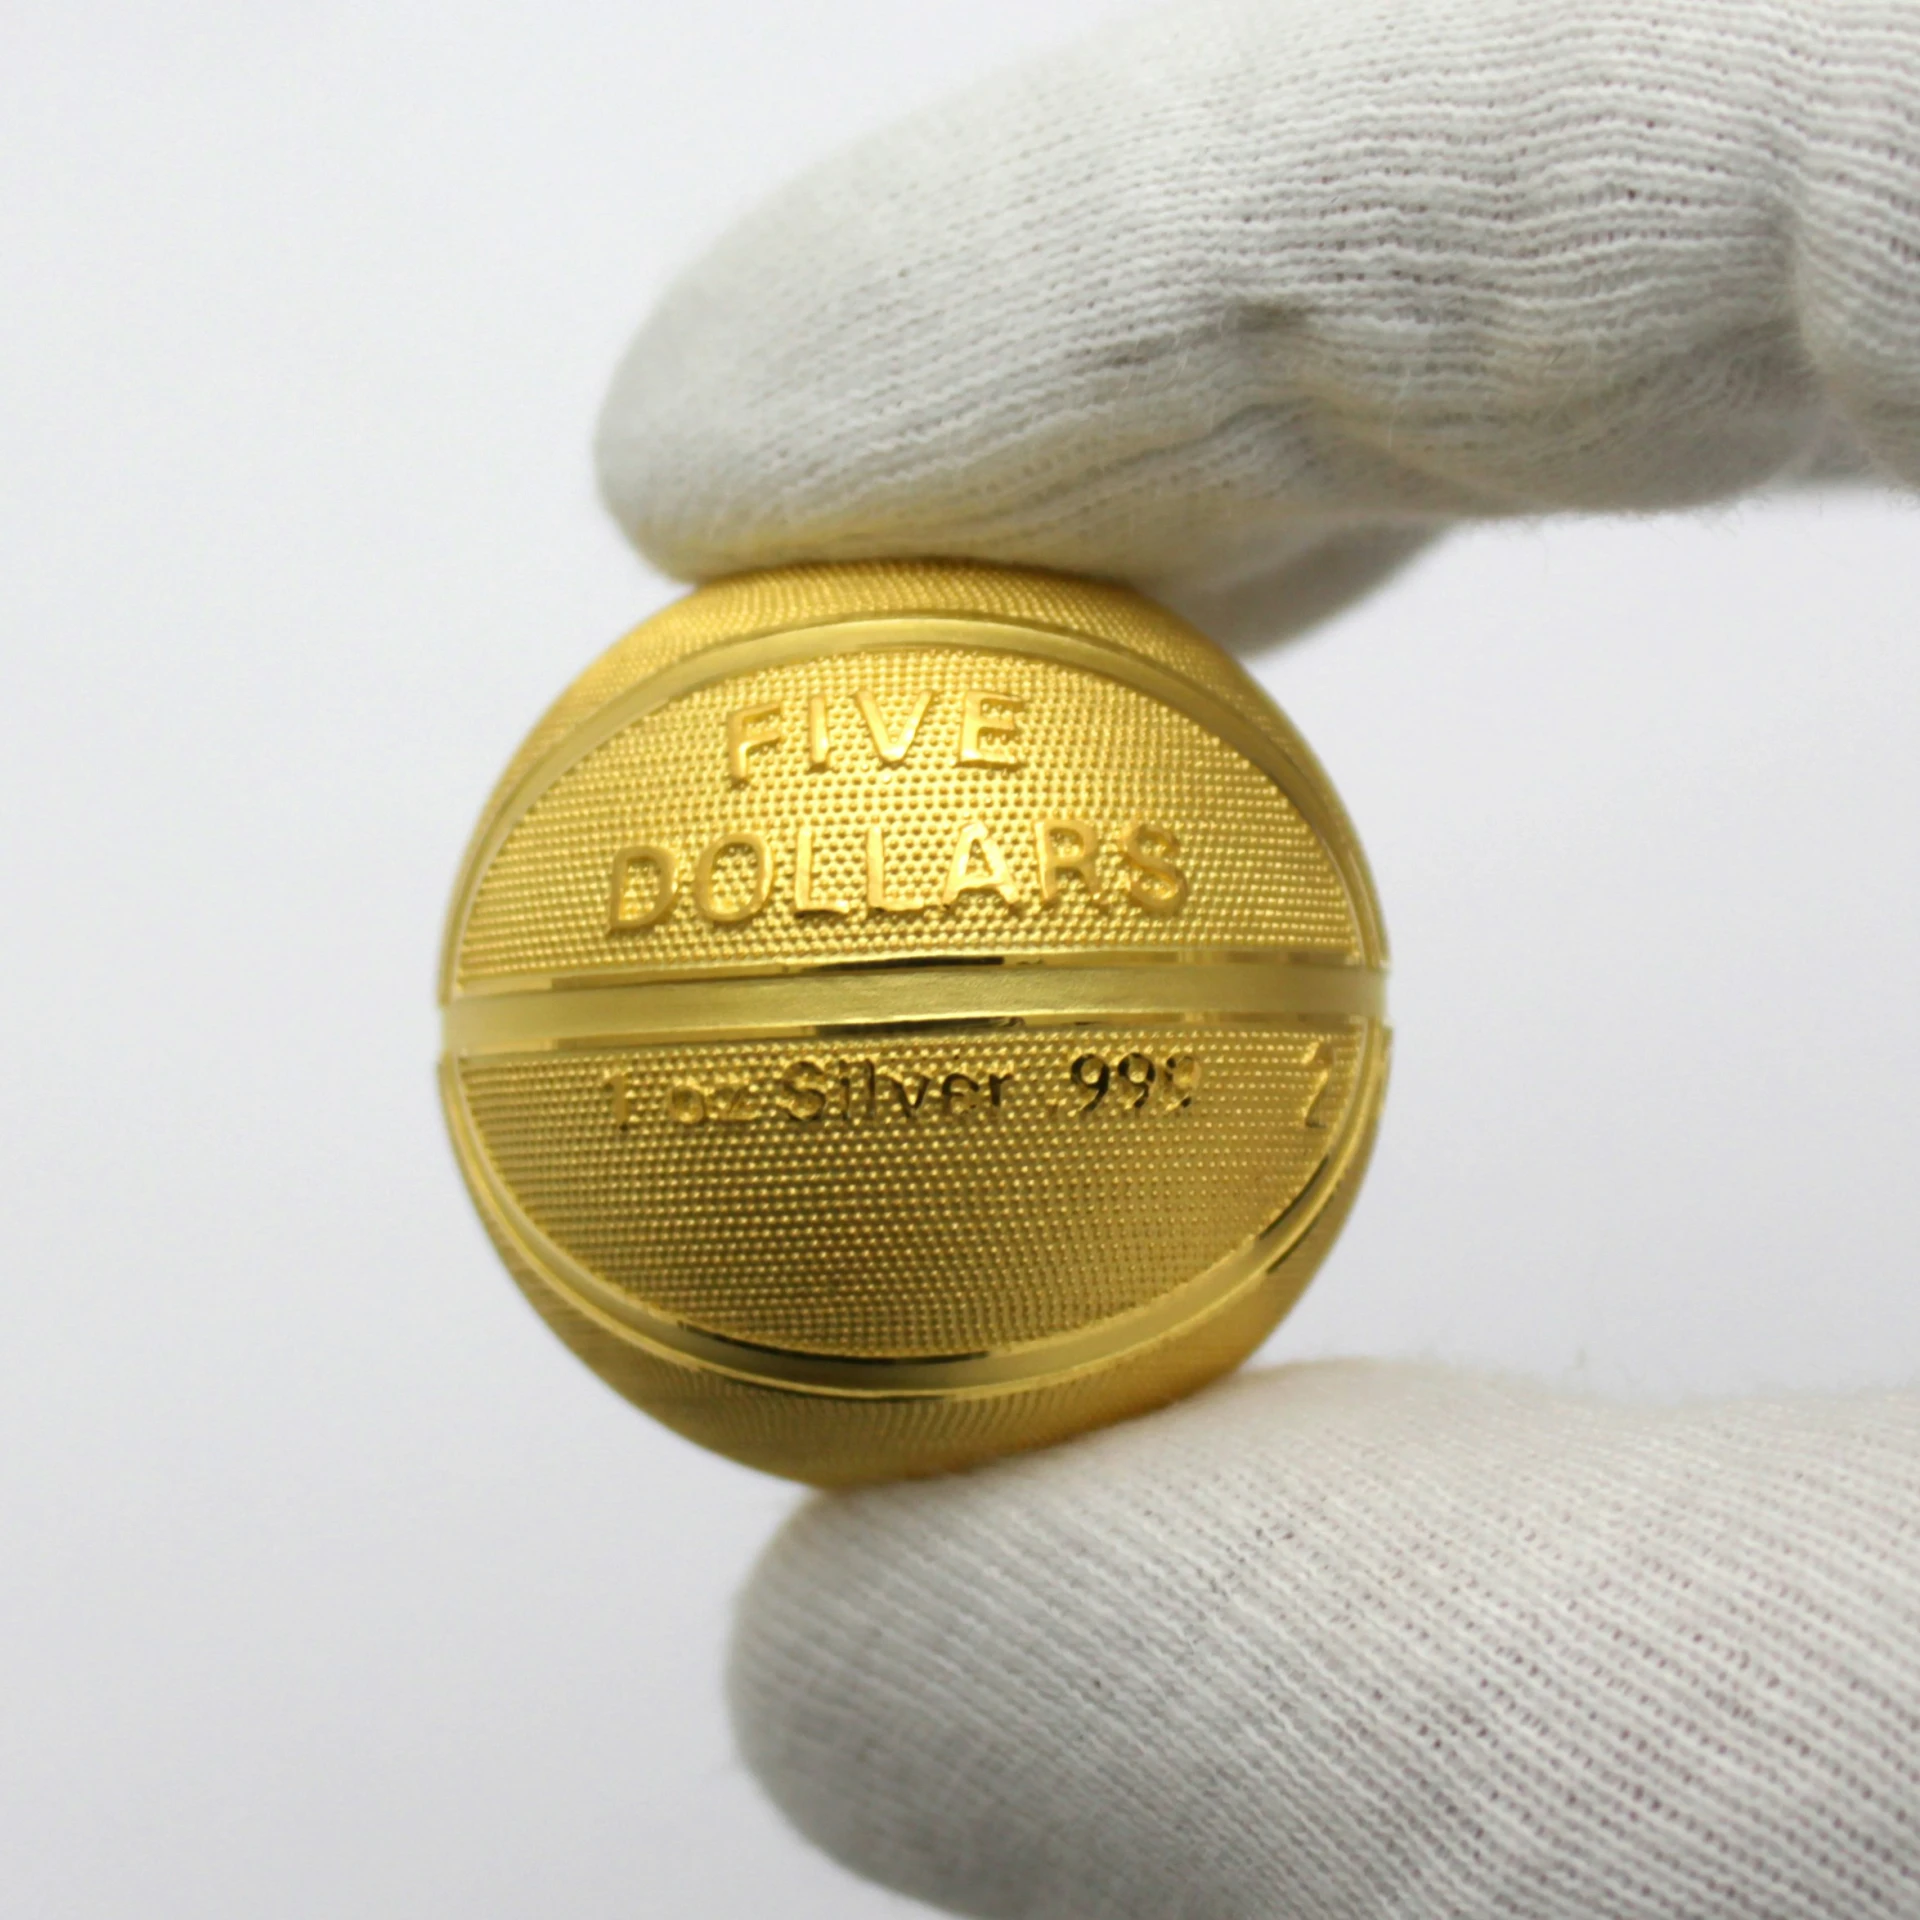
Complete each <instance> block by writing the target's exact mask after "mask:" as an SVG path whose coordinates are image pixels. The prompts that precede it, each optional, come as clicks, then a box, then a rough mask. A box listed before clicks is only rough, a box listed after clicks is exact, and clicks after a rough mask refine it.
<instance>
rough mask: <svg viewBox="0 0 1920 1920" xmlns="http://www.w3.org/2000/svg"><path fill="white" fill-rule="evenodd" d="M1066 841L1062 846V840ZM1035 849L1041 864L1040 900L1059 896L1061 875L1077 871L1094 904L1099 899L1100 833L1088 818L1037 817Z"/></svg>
mask: <svg viewBox="0 0 1920 1920" xmlns="http://www.w3.org/2000/svg"><path fill="white" fill-rule="evenodd" d="M1063 840H1064V841H1065V842H1066V843H1067V844H1066V845H1065V846H1064V847H1063V846H1062V845H1061V844H1060V843H1061V842H1062V841H1063ZM1033 849H1034V855H1035V858H1036V859H1037V860H1038V862H1039V866H1040V904H1041V905H1042V906H1043V907H1050V906H1052V905H1053V903H1054V902H1055V901H1056V900H1058V899H1059V898H1060V876H1061V875H1062V874H1063V873H1075V874H1078V875H1079V876H1080V884H1081V885H1082V886H1083V887H1085V888H1086V890H1087V898H1088V899H1089V900H1090V901H1092V902H1093V904H1094V905H1095V906H1099V905H1100V904H1101V900H1100V834H1099V831H1098V830H1097V829H1096V828H1095V827H1093V826H1091V825H1089V824H1088V823H1087V822H1086V821H1085V820H1074V819H1065V820H1036V821H1035V822H1034V823H1033Z"/></svg>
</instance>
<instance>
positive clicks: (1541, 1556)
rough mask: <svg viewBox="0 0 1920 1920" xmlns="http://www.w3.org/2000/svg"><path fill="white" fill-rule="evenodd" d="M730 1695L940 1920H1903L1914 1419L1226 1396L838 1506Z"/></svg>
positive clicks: (1910, 1732) (860, 1864) (1915, 1414)
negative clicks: (972, 1917) (956, 1916)
mask: <svg viewBox="0 0 1920 1920" xmlns="http://www.w3.org/2000/svg"><path fill="white" fill-rule="evenodd" d="M731 1693H732V1701H733V1709H734V1714H735V1719H736V1723H737V1728H738V1733H739V1737H740V1740H741V1743H742V1746H743V1748H744V1751H745V1753H746V1756H747V1758H748V1760H749V1762H750V1764H751V1765H752V1767H753V1769H754V1771H755V1772H756V1773H757V1774H758V1775H759V1777H760V1779H761V1780H762V1782H763V1783H764V1784H765V1786H766V1787H767V1789H768V1791H769V1792H770V1793H771V1794H772V1795H773V1797H774V1799H775V1800H776V1801H777V1802H778V1803H779V1804H780V1806H781V1807H782V1808H784V1809H785V1811H786V1812H787V1814H788V1815H789V1817H790V1818H791V1819H792V1820H793V1821H794V1822H795V1824H796V1825H798V1826H799V1827H800V1828H801V1829H802V1830H803V1831H804V1832H805V1833H807V1834H808V1835H810V1836H811V1837H812V1838H813V1839H814V1840H816V1841H817V1842H819V1843H820V1844H821V1845H822V1846H824V1847H825V1848H827V1849H828V1850H829V1851H830V1852H832V1853H834V1854H836V1855H837V1856H839V1857H840V1858H841V1859H842V1860H843V1861H845V1862H847V1863H848V1864H850V1865H851V1866H853V1867H855V1868H856V1869H858V1870H859V1871H861V1872H862V1873H865V1874H867V1875H869V1876H871V1877H873V1878H875V1879H877V1880H880V1881H883V1882H885V1883H887V1884H889V1885H891V1886H894V1887H898V1888H900V1889H902V1890H904V1891H907V1892H909V1893H913V1894H917V1895H919V1896H921V1897H922V1898H924V1899H927V1900H930V1901H932V1902H934V1903H936V1904H939V1905H943V1906H947V1907H950V1908H952V1909H954V1910H955V1911H957V1912H961V1913H968V1914H981V1915H1004V1916H1014V1915H1020V1916H1040V1915H1047V1916H1076V1917H1078V1916H1087V1917H1088V1920H1092V1917H1093V1916H1100V1917H1101V1920H1108V1917H1116V1920H1117V1917H1121V1916H1125V1917H1128V1920H1131V1917H1133V1916H1139V1917H1140V1920H1145V1917H1146V1916H1153V1917H1154V1920H1168V1916H1176V1915H1178V1916H1220V1917H1221V1920H1226V1917H1227V1916H1232V1917H1233V1920H1251V1917H1252V1916H1260V1915H1276V1916H1277V1915H1281V1914H1285V1915H1288V1916H1299V1917H1300V1920H1336V1917H1337V1920H1360V1917H1361V1916H1366V1917H1367V1920H1374V1917H1375V1916H1389V1915H1392V1916H1415V1915H1418V1916H1421V1920H1431V1917H1432V1916H1436V1915H1456V1914H1457V1915H1469V1914H1470V1915H1475V1916H1485V1915H1500V1914H1507V1915H1525V1916H1527V1917H1528V1920H1560V1917H1562V1916H1564V1917H1565V1920H1574V1917H1575V1916H1578V1917H1579V1920H1593V1916H1596V1915H1605V1916H1608V1920H1640V1917H1641V1916H1647V1917H1648V1920H1651V1917H1652V1916H1656V1915H1659V1916H1678V1915H1687V1916H1698V1915H1708V1914H1728V1915H1732V1914H1739V1915H1765V1916H1769V1920H1786V1917H1787V1916H1793V1917H1795V1920H1799V1917H1801V1916H1806V1917H1807V1920H1812V1917H1813V1916H1820V1917H1821V1920H1828V1917H1831V1920H1840V1916H1845V1917H1846V1920H1863V1917H1864V1916H1868V1915H1876V1914H1888V1915H1893V1914H1901V1915H1911V1914H1913V1913H1915V1912H1920V1395H1913V1394H1901V1393H1882V1394H1876V1395H1870V1396H1859V1397H1853V1398H1845V1397H1840V1398H1819V1397H1811V1396H1807V1397H1776V1398H1762V1399H1753V1400H1746V1401H1732V1402H1719V1403H1708V1404H1695V1405H1689V1406H1682V1407H1669V1408H1649V1407H1623V1406H1613V1405H1608V1404H1604V1403H1601V1402H1598V1401H1595V1400H1592V1399H1588V1398H1584V1397H1574V1396H1570V1395H1564V1394H1554V1393H1550V1392H1547V1391H1544V1390H1542V1389H1539V1388H1535V1387H1530V1386H1524V1385H1520V1384H1515V1383H1511V1382H1506V1381H1500V1380H1493V1379H1487V1378H1481V1377H1476V1376H1470V1375H1462V1374H1456V1373H1450V1372H1446V1371H1443V1370H1439V1369H1434V1368H1426V1367H1409V1366H1388V1365H1363V1364H1325V1365H1314V1366H1297V1367H1290V1368H1286V1369H1282V1370H1280V1371H1275V1372H1268V1373H1264V1374H1256V1375H1251V1376H1242V1377H1241V1378H1239V1379H1237V1380H1234V1381H1231V1382H1229V1383H1227V1384H1226V1385H1224V1386H1222V1387H1219V1388H1216V1389H1214V1390H1213V1391H1211V1392H1209V1393H1207V1394H1204V1395H1202V1396H1200V1397H1199V1398H1198V1399H1196V1400H1193V1401H1190V1402H1188V1403H1186V1404H1183V1405H1181V1406H1178V1407H1175V1408H1172V1409H1170V1410H1168V1411H1166V1412H1164V1413H1161V1414H1158V1415H1155V1416H1152V1417H1150V1418H1148V1419H1144V1420H1140V1421H1136V1422H1134V1423H1132V1424H1130V1425H1127V1426H1124V1427H1120V1428H1115V1429H1112V1430H1110V1431H1108V1432H1105V1433H1101V1434H1096V1435H1092V1436H1090V1437H1088V1438H1086V1439H1084V1440H1080V1441H1077V1442H1074V1443H1072V1444H1070V1445H1067V1446H1063V1447H1059V1448H1056V1449H1054V1450H1052V1451H1050V1452H1047V1453H1042V1454H1036V1455H1031V1456H1028V1457H1025V1458H1022V1459H1017V1460H1013V1461H1009V1462H1004V1463H1001V1464H999V1465H996V1466H993V1467H991V1468H987V1469H984V1470H982V1471H979V1472H976V1473H973V1474H969V1475H964V1476H958V1477H954V1478H950V1479H946V1480H939V1481H933V1482H925V1483H919V1484H905V1485H895V1486H890V1487H883V1488H878V1489H872V1490H867V1491H863V1492H859V1493H854V1494H846V1495H838V1496H833V1497H829V1498H822V1499H819V1500H816V1501H814V1502H813V1503H811V1504H810V1505H809V1506H807V1507H805V1508H804V1509H802V1510H801V1512H800V1513H799V1514H798V1515H797V1516H796V1517H795V1519H794V1520H793V1521H792V1522H791V1523H790V1524H789V1526H788V1527H787V1528H786V1530H785V1531H784V1532H783V1533H782V1534H781V1536H780V1537H779V1538H778V1539H777V1540H776V1542H775V1543H774V1545H773V1546H772V1548H771V1549H770V1550H769V1552H768V1554H767V1555H766V1558H765V1559H764V1561H763V1563H762V1564H761V1566H760V1568H759V1569H758V1571H757V1573H756V1575H755V1576H754V1578H753V1580H752V1582H751V1584H750V1586H749V1588H748V1590H747V1592H746V1595H745V1597H744V1600H743V1602H742V1605H741V1610H740V1616H739V1623H738V1630H737V1635H736V1640H735V1646H734V1653H733V1662H732V1672H731Z"/></svg>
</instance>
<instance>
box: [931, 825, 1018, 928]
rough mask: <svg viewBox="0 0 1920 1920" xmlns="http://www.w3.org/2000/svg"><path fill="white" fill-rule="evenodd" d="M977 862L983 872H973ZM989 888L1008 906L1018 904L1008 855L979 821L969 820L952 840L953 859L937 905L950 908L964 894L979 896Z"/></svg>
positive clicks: (1016, 888)
mask: <svg viewBox="0 0 1920 1920" xmlns="http://www.w3.org/2000/svg"><path fill="white" fill-rule="evenodd" d="M976 860H979V861H983V862H984V863H985V865H986V871H985V872H984V873H976V872H974V870H973V864H974V862H975V861H976ZM988 889H991V890H992V891H993V892H995V893H997V894H998V895H999V896H1000V898H1001V899H1002V900H1004V901H1005V902H1006V903H1007V905H1008V906H1010V907H1017V906H1018V905H1019V904H1020V889H1019V888H1018V887H1016V886H1015V885H1014V884H1013V874H1012V872H1011V871H1010V869H1009V868H1008V866H1007V856H1006V855H1005V854H1004V853H1002V852H1001V851H1000V848H999V845H998V844H997V843H996V842H995V841H994V840H993V839H991V838H990V837H989V836H988V833H987V830H986V828H985V827H984V826H982V825H981V823H980V822H979V821H978V820H969V821H968V822H967V824H966V825H965V826H964V827H962V828H961V829H960V832H959V834H958V836H957V837H956V838H955V840H954V843H953V859H952V860H951V861H950V862H949V863H948V866H947V878H946V884H945V885H944V886H942V887H941V889H940V904H941V905H942V906H947V907H950V906H952V905H953V903H954V902H955V901H956V900H958V899H959V897H960V896H961V895H962V894H963V893H982V892H985V891H987V890H988Z"/></svg>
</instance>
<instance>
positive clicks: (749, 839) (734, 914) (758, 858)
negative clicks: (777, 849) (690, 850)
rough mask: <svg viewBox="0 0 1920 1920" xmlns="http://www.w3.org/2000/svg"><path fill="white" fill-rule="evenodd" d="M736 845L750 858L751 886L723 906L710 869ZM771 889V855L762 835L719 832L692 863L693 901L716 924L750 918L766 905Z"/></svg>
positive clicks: (731, 925)
mask: <svg viewBox="0 0 1920 1920" xmlns="http://www.w3.org/2000/svg"><path fill="white" fill-rule="evenodd" d="M736 847H737V848H741V849H743V850H744V851H745V852H747V853H749V854H751V855H752V857H753V885H752V886H751V888H749V890H748V892H747V895H746V897H745V899H743V900H741V901H738V902H737V903H736V904H734V905H732V906H725V905H722V903H721V900H720V896H719V894H718V892H717V891H716V890H715V887H714V869H715V868H716V867H717V866H718V865H719V864H720V861H721V860H722V859H723V858H724V857H725V856H726V855H727V854H728V853H730V852H732V851H733V850H734V849H735V848H736ZM772 892H773V854H772V851H771V850H770V849H769V848H768V846H767V842H766V839H765V836H764V835H761V834H758V833H723V834H722V835H721V836H720V837H719V839H717V840H715V841H713V842H712V843H710V844H709V845H708V846H707V848H706V849H705V851H703V852H702V854H701V855H700V858H699V859H698V860H696V861H695V862H694V866H693V904H694V905H695V906H696V907H697V908H699V910H700V912H701V914H702V915H703V916H704V917H705V918H706V919H708V920H711V921H712V922H713V924H714V925H715V926H717V927H737V926H739V925H740V923H741V922H742V921H743V920H751V919H752V918H753V916H754V915H755V914H756V913H758V912H759V911H760V909H761V908H762V907H764V906H765V905H766V904H767V898H768V896H769V895H770V894H771V893H772Z"/></svg>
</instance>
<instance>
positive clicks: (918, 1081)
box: [874, 1073, 933, 1120]
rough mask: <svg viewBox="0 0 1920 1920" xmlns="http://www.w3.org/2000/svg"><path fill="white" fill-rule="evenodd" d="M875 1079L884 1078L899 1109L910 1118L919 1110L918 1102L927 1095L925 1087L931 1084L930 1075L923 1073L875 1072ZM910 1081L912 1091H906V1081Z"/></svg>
mask: <svg viewBox="0 0 1920 1920" xmlns="http://www.w3.org/2000/svg"><path fill="white" fill-rule="evenodd" d="M874 1078H875V1079H876V1080H884V1081H885V1082H886V1083H887V1084H888V1085H889V1086H890V1087H892V1089H893V1092H894V1097H895V1098H896V1099H897V1100H898V1101H899V1102H900V1111H901V1112H902V1113H903V1114H904V1115H905V1116H906V1117H907V1118H908V1119H909V1120H911V1119H912V1118H913V1116H914V1115H915V1114H916V1113H918V1112H919V1111H920V1103H921V1101H923V1100H924V1099H925V1098H926V1097H927V1089H928V1088H929V1087H930V1086H932V1085H933V1080H932V1077H931V1076H930V1075H928V1074H924V1073H877V1074H875V1076H874ZM908 1081H912V1083H913V1092H912V1093H911V1094H909V1093H908V1092H907V1083H908Z"/></svg>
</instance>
